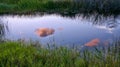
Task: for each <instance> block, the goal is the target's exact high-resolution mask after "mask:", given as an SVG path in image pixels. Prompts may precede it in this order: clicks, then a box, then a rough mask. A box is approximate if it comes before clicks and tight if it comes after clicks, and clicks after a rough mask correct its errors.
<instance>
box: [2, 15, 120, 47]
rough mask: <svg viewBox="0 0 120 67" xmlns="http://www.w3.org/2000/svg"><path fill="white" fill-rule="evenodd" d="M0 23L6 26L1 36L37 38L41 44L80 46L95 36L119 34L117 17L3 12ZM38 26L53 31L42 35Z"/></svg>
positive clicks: (106, 38) (103, 37)
mask: <svg viewBox="0 0 120 67" xmlns="http://www.w3.org/2000/svg"><path fill="white" fill-rule="evenodd" d="M0 22H1V23H2V24H4V26H5V27H7V30H6V29H5V30H6V31H4V32H5V33H4V35H3V34H1V37H2V36H4V37H5V38H6V39H11V40H17V39H21V38H22V39H25V40H29V39H31V40H38V41H40V42H41V43H43V44H46V43H53V42H55V43H57V44H62V45H68V44H79V45H81V44H85V43H87V42H89V41H91V40H94V39H96V38H97V39H99V40H100V42H105V41H111V40H112V39H115V38H116V37H119V36H120V34H119V33H120V26H119V24H120V16H116V17H114V16H109V17H104V16H94V15H92V16H86V17H84V16H83V15H76V16H74V17H63V16H60V15H57V14H48V15H42V16H41V15H23V16H18V15H4V16H0ZM41 28H42V29H44V28H45V29H52V30H54V31H53V32H52V33H51V34H50V35H44V36H41V35H39V34H41V33H42V32H41V31H40V29H41ZM36 31H37V32H36ZM43 34H44V33H43Z"/></svg>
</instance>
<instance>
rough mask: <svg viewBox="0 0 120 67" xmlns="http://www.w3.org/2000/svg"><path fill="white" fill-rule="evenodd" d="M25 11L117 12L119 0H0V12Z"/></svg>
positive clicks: (119, 4) (118, 11) (119, 9)
mask: <svg viewBox="0 0 120 67" xmlns="http://www.w3.org/2000/svg"><path fill="white" fill-rule="evenodd" d="M78 1H79V0H78ZM27 12H58V13H61V12H62V13H63V12H76V13H94V12H97V13H100V14H106V13H108V14H119V13H120V0H80V1H79V2H75V1H74V0H61V1H58V0H1V3H0V13H27Z"/></svg>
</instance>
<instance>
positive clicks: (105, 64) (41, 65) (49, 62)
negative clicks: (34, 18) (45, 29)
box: [0, 41, 120, 67]
mask: <svg viewBox="0 0 120 67" xmlns="http://www.w3.org/2000/svg"><path fill="white" fill-rule="evenodd" d="M119 44H120V42H119V41H117V42H115V43H113V44H111V45H110V46H106V47H102V48H97V47H96V48H95V47H91V48H94V49H93V50H91V49H84V50H82V51H80V50H77V49H74V48H73V49H70V48H67V47H52V48H50V47H49V48H46V47H41V46H35V45H40V44H39V43H33V42H31V43H25V42H23V41H5V42H2V43H0V67H119V65H120V64H119V63H120V53H119V49H120V48H119V47H120V46H119ZM87 48H90V47H87Z"/></svg>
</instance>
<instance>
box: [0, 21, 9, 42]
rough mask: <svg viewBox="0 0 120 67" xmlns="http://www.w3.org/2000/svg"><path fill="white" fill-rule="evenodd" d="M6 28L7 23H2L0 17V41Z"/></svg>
mask: <svg viewBox="0 0 120 67" xmlns="http://www.w3.org/2000/svg"><path fill="white" fill-rule="evenodd" d="M7 30H8V27H7V25H6V24H4V23H3V22H2V20H1V19H0V41H2V39H3V38H4V36H5V34H6V31H7Z"/></svg>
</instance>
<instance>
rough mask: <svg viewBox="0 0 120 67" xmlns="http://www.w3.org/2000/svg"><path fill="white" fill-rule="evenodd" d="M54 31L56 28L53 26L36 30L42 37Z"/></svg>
mask: <svg viewBox="0 0 120 67" xmlns="http://www.w3.org/2000/svg"><path fill="white" fill-rule="evenodd" d="M54 32H55V30H54V29H52V28H39V29H37V30H36V31H35V33H36V34H37V35H39V36H40V37H46V36H49V35H52V34H53V33H54Z"/></svg>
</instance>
